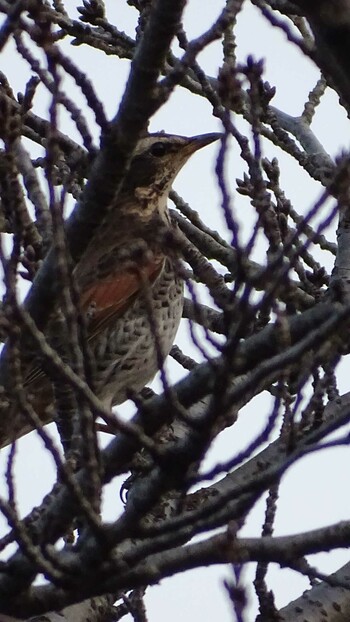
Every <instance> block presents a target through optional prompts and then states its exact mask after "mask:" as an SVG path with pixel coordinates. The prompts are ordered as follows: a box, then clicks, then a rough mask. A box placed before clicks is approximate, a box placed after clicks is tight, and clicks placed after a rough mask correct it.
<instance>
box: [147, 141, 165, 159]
mask: <svg viewBox="0 0 350 622" xmlns="http://www.w3.org/2000/svg"><path fill="white" fill-rule="evenodd" d="M166 152H167V148H166V145H165V143H161V142H159V143H154V144H153V145H152V147H151V148H150V153H151V154H152V155H153V156H156V157H157V158H159V157H161V156H163V155H164V154H165V153H166Z"/></svg>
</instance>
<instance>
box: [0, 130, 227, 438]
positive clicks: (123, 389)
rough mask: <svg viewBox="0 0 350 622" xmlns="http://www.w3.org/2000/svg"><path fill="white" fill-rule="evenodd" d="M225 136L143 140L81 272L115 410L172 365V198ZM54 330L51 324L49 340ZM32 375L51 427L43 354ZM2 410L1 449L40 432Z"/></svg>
mask: <svg viewBox="0 0 350 622" xmlns="http://www.w3.org/2000/svg"><path fill="white" fill-rule="evenodd" d="M219 137H220V134H204V135H201V136H194V137H191V138H188V137H184V136H176V135H169V134H164V133H160V134H150V135H148V136H146V137H144V138H142V139H141V140H140V141H139V143H138V145H137V147H136V149H135V152H134V154H133V158H132V160H131V163H130V168H129V170H128V172H127V174H126V177H125V180H124V183H123V185H122V188H121V191H120V192H119V194H118V197H117V199H116V201H115V205H114V206H113V208H112V209H111V210H110V212H109V213H108V215H107V217H106V219H105V220H104V222H103V223H102V224H101V226H100V228H99V229H98V231H97V233H96V235H95V237H94V238H93V239H92V240H91V242H90V244H89V245H88V247H87V249H86V251H85V253H84V254H83V256H82V258H81V260H80V262H79V263H78V264H77V266H76V268H75V271H74V275H75V282H76V284H77V286H78V290H79V292H80V308H81V312H82V314H83V315H84V316H85V320H86V325H87V336H88V342H89V347H90V351H91V353H92V355H93V359H94V378H93V388H94V390H95V392H96V394H97V396H98V397H99V398H100V399H101V400H102V402H103V404H104V405H105V407H107V408H111V407H112V406H114V405H116V404H120V403H122V402H124V401H125V400H126V399H127V396H128V394H129V392H130V391H132V392H135V393H136V392H139V391H140V390H141V389H142V388H143V387H144V386H145V385H146V384H147V383H148V382H149V381H150V380H152V378H153V377H154V375H155V374H156V372H157V370H158V368H159V360H160V357H161V359H162V360H164V358H165V357H166V356H167V355H168V354H169V351H170V349H171V347H172V345H173V342H174V339H175V335H176V332H177V329H178V325H179V322H180V318H181V315H182V307H183V282H182V278H181V276H180V274H179V271H178V265H179V262H178V259H179V258H178V257H177V251H176V249H175V246H174V244H171V230H172V224H171V221H170V218H169V213H168V208H167V199H168V195H169V191H170V189H171V186H172V183H173V181H174V179H175V177H176V175H177V174H178V173H179V171H180V170H181V168H182V167H183V165H184V164H185V163H186V161H187V160H188V159H189V157H190V156H191V155H192V154H193V153H194V152H195V151H197V150H198V149H201V148H202V147H204V146H205V145H209V144H210V143H212V142H213V141H215V140H217V139H218V138H219ZM50 326H51V328H50ZM52 327H53V322H51V324H50V322H49V324H48V328H47V334H48V335H50V330H51V334H52V332H53V328H52ZM51 341H52V340H51ZM24 378H25V380H24V384H25V389H26V392H27V393H28V396H29V399H30V400H31V401H32V404H33V406H34V408H35V410H36V411H37V412H38V415H39V417H40V420H41V422H42V424H43V425H44V424H45V423H48V422H49V421H51V420H52V419H53V412H54V409H53V406H52V402H53V393H52V386H51V383H50V380H49V378H48V375H46V374H45V361H44V360H42V361H41V362H40V359H38V357H37V356H35V353H33V356H32V360H31V361H29V364H28V365H26V369H25V371H24ZM1 410H2V412H1V415H0V446H4V445H6V444H7V443H9V442H11V441H12V440H14V439H15V438H18V437H20V436H22V435H23V434H26V433H27V432H29V431H30V430H31V429H32V428H33V425H32V424H31V423H30V422H29V421H28V418H27V417H25V416H24V415H23V414H22V413H17V412H16V413H15V415H14V416H13V417H6V413H4V409H1Z"/></svg>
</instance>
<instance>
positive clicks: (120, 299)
mask: <svg viewBox="0 0 350 622" xmlns="http://www.w3.org/2000/svg"><path fill="white" fill-rule="evenodd" d="M163 265H164V256H163V255H160V254H158V255H154V256H153V257H152V260H150V261H148V262H147V263H146V262H145V263H143V265H142V266H141V267H139V268H138V269H136V268H128V269H124V270H123V271H120V270H119V271H118V272H115V273H114V274H109V275H108V276H106V277H105V278H102V279H96V280H95V281H93V282H91V283H90V284H89V285H87V286H86V287H85V289H83V291H82V292H81V295H80V308H81V311H82V313H83V314H84V315H85V316H86V318H87V332H88V340H89V341H90V340H91V339H93V338H94V337H96V336H97V335H98V334H99V333H100V331H101V330H103V328H105V327H106V326H107V325H108V324H110V323H111V322H115V321H116V320H117V319H118V318H119V317H120V316H121V315H122V314H123V313H124V311H126V309H127V308H128V307H129V306H131V305H132V304H133V302H134V300H135V298H136V297H137V295H138V294H139V293H141V292H142V291H143V290H144V288H145V287H147V286H150V285H152V284H153V283H154V281H155V280H156V279H157V277H158V276H159V274H160V273H161V271H162V268H163ZM48 330H49V331H50V323H49V325H48ZM44 376H45V373H44V372H43V370H42V368H41V365H40V364H37V363H36V362H35V361H33V364H32V366H31V368H30V369H29V370H28V373H27V375H26V378H25V386H29V385H31V384H32V383H33V382H36V381H37V380H38V379H39V378H42V377H44Z"/></svg>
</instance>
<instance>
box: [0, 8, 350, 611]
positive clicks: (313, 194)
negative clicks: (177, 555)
mask: <svg viewBox="0 0 350 622" xmlns="http://www.w3.org/2000/svg"><path fill="white" fill-rule="evenodd" d="M80 4H81V2H77V3H76V2H73V0H69V1H68V2H66V7H67V10H68V11H69V12H73V13H74V12H75V11H76V7H77V6H79V5H80ZM223 4H224V3H223V2H218V1H216V2H213V1H212V0H211V1H210V0H207V1H203V0H189V2H188V4H187V8H186V11H185V17H184V24H185V29H186V31H187V34H188V37H189V38H192V37H196V36H198V35H200V34H201V33H202V32H203V31H205V30H206V29H207V28H208V27H209V26H210V24H211V23H212V21H213V20H214V19H215V18H216V17H217V16H218V14H219V12H220V10H221V8H222V7H223ZM106 7H107V17H108V18H109V19H110V21H111V22H112V23H115V24H116V25H117V26H118V28H119V29H120V30H125V32H126V33H127V34H130V36H133V33H134V28H135V20H136V18H137V13H136V11H135V10H134V9H132V8H131V7H128V6H127V5H126V3H125V2H124V1H123V0H119V1H117V2H116V1H115V0H107V1H106ZM76 15H77V14H76ZM237 43H238V48H237V54H238V58H239V60H240V61H242V62H245V61H246V58H247V55H248V54H253V56H254V58H256V59H263V60H264V63H265V68H266V73H265V76H266V80H268V81H269V82H270V84H271V85H273V86H275V87H276V89H277V90H276V95H275V98H274V100H273V102H272V103H273V105H274V106H276V107H278V108H280V109H281V110H283V111H285V112H287V113H288V114H291V115H294V116H297V115H299V114H300V113H301V112H302V109H303V104H304V101H305V99H306V97H307V94H308V92H309V91H310V89H311V88H312V87H313V86H314V84H315V83H316V81H317V79H318V77H319V75H318V71H317V69H316V68H315V67H314V66H313V65H312V63H311V61H309V60H307V59H305V58H303V57H302V56H301V54H300V52H299V51H298V50H297V49H296V48H295V47H294V46H293V45H291V44H289V43H288V42H287V40H286V36H285V34H284V33H282V32H280V31H277V30H276V29H272V28H271V27H270V26H269V24H268V23H267V22H266V20H265V19H264V18H263V17H262V16H261V14H260V13H259V11H258V9H256V8H255V7H254V6H252V5H251V4H250V3H249V2H246V8H245V9H244V11H243V14H242V15H241V16H240V19H239V22H238V30H237ZM63 49H64V51H65V52H66V53H67V54H69V55H71V57H72V59H74V60H75V62H76V63H77V64H79V65H80V67H81V68H82V69H83V70H85V71H86V72H87V73H88V74H89V76H90V78H91V79H92V81H93V84H94V86H95V88H96V91H97V92H98V93H99V95H100V97H101V99H102V101H103V102H104V106H105V110H106V112H107V115H108V116H109V117H112V116H114V114H115V113H116V111H117V108H118V102H119V101H120V98H121V96H122V93H123V88H124V85H125V81H126V79H127V75H128V66H129V65H128V62H127V61H119V60H118V59H116V58H112V57H109V56H105V55H104V54H103V53H102V52H96V51H91V50H89V49H88V48H87V47H86V46H80V47H72V46H70V45H69V44H68V43H67V42H65V43H64V44H63ZM198 60H199V62H200V64H201V66H202V67H203V68H204V69H205V71H206V72H207V73H208V74H209V75H213V76H216V75H217V71H218V67H219V66H220V63H221V46H220V44H219V43H214V44H212V45H211V46H210V47H209V48H208V49H207V50H205V52H204V53H202V54H201V55H200V57H199V59H198ZM2 61H3V64H2V68H3V71H5V72H6V73H7V74H8V75H9V77H10V79H11V81H12V82H11V85H12V87H13V89H14V91H15V92H17V91H22V92H23V90H24V86H25V83H26V80H27V79H28V72H27V69H26V67H25V64H24V63H23V62H18V59H17V55H16V53H15V52H14V50H13V48H12V46H11V44H8V45H7V48H6V49H5V51H4V53H3V59H2ZM66 84H67V86H66V88H67V92H68V94H69V95H71V93H74V97H77V98H78V97H79V95H78V94H75V91H74V85H73V84H71V83H69V81H67V83H66ZM41 93H42V94H41V97H40V98H39V101H37V103H36V109H35V112H37V113H38V114H43V115H44V116H47V107H48V99H47V97H46V95H45V93H44V90H43V89H41ZM77 101H79V99H77ZM334 111H336V114H335V115H334ZM330 119H331V122H330ZM235 122H237V125H238V126H239V127H241V126H242V127H243V125H240V124H241V121H240V119H235ZM348 126H349V121H348V120H347V118H346V115H345V113H344V114H343V113H342V111H341V109H340V108H339V107H338V106H337V96H336V95H335V94H334V93H333V92H331V91H330V90H329V89H328V91H327V93H326V95H325V97H324V101H323V103H322V105H321V106H320V108H319V110H318V111H317V114H316V117H315V121H314V123H313V129H314V132H315V134H316V135H317V136H318V138H319V140H320V141H321V142H322V144H323V146H324V147H325V149H326V150H327V151H328V152H329V154H330V155H331V156H332V157H335V156H336V155H337V154H339V153H340V152H341V151H342V150H343V149H348V147H349V145H348V141H347V140H346V138H347V136H348V135H349V127H348ZM61 129H62V130H63V131H64V132H65V133H67V134H69V135H70V136H71V137H72V138H76V136H77V134H76V130H75V128H74V126H73V125H72V123H71V122H70V120H69V119H68V118H67V115H66V114H63V113H62V115H61ZM162 129H164V130H165V131H167V132H172V133H178V134H183V135H196V134H200V133H206V132H211V131H218V130H220V129H221V128H220V125H219V122H218V121H217V119H215V118H214V117H212V116H211V110H210V105H209V104H208V102H207V101H205V100H203V99H201V98H199V97H194V96H193V95H191V94H189V93H187V92H186V91H185V90H184V89H180V88H179V89H177V91H176V93H175V94H174V95H173V96H172V97H171V99H170V101H169V102H168V103H167V104H166V105H165V106H164V107H163V108H162V109H161V110H160V111H159V112H158V113H157V114H156V115H155V116H154V117H153V119H152V120H151V130H153V131H158V130H162ZM95 140H96V145H97V144H98V132H97V130H96V132H95ZM217 150H218V146H217V145H216V144H213V145H211V146H210V147H207V148H206V149H203V150H202V151H200V152H198V153H197V154H195V156H193V158H192V159H191V161H190V162H189V163H188V164H187V165H186V167H185V168H184V169H183V171H182V172H181V173H180V175H179V176H178V178H177V179H176V184H175V189H176V191H177V192H178V193H179V194H180V195H181V196H183V198H184V199H185V200H186V201H187V202H188V203H190V205H191V206H192V207H193V208H194V209H196V210H197V211H198V212H199V214H200V216H201V218H202V219H203V220H204V221H205V222H206V223H207V224H208V225H209V226H211V227H213V228H214V229H217V230H218V231H219V232H220V233H221V234H222V235H224V236H225V237H227V235H228V234H227V231H226V230H225V224H224V221H223V216H222V213H221V209H220V196H219V192H218V189H217V185H216V180H215V174H214V169H215V157H216V155H217ZM264 154H265V155H266V156H267V157H270V158H271V157H273V156H277V157H278V158H279V161H280V165H281V169H282V180H283V183H282V186H283V187H284V188H285V191H286V194H287V196H288V197H289V198H290V199H291V201H292V203H293V204H294V205H295V206H296V207H297V209H298V211H299V212H300V213H305V212H306V211H307V210H308V209H309V208H310V206H311V205H312V204H313V202H314V201H315V200H316V199H317V198H318V197H319V196H320V194H321V192H322V188H321V186H318V185H317V184H315V183H314V182H310V180H309V179H308V177H307V175H306V174H304V173H301V172H300V169H299V167H298V166H297V165H296V164H294V163H293V162H291V161H290V158H287V157H286V156H285V154H283V153H282V152H281V151H279V150H277V149H276V148H275V147H272V146H271V145H269V144H267V143H266V142H265V143H264ZM242 174H243V169H242V163H241V161H240V158H239V152H238V149H237V146H236V145H235V144H233V142H232V143H231V145H230V157H229V161H228V163H227V166H226V177H227V180H228V181H229V182H230V181H231V180H232V181H233V182H234V180H235V179H236V177H241V176H242ZM233 209H234V210H235V213H236V214H238V215H239V221H240V223H241V228H242V230H243V232H244V230H245V227H247V231H249V227H250V226H251V220H250V214H251V212H250V210H249V206H247V205H246V204H245V202H244V201H243V199H241V198H240V197H239V196H238V197H237V195H236V196H235V197H233ZM330 235H331V237H332V238H333V239H335V232H334V231H333V232H331V234H330ZM261 252H262V250H261V249H259V248H257V250H256V254H257V257H256V259H259V253H261ZM260 259H261V257H260ZM328 268H329V269H331V263H329V265H328ZM178 343H179V345H180V346H183V347H184V348H186V349H188V348H189V344H190V337H189V333H188V327H187V326H186V325H185V324H184V325H183V326H181V329H180V331H179V335H178ZM191 352H192V353H193V356H194V358H196V359H197V360H199V353H198V351H195V350H193V349H192V350H191ZM348 365H349V363H348V361H346V362H345V364H343V366H342V369H341V370H340V373H339V386H340V390H341V392H345V391H346V390H348V386H347V383H348V381H347V378H348ZM169 374H171V378H179V377H180V376H181V375H182V374H183V372H182V371H181V370H180V369H179V368H178V366H177V365H176V364H175V363H169ZM153 386H154V387H155V388H158V389H160V384H159V382H158V381H157V380H156V381H155V384H154V385H153ZM269 406H270V401H269V398H266V396H264V397H263V398H262V399H261V398H256V399H254V400H253V401H252V403H251V404H249V406H247V407H246V408H244V409H243V410H242V413H241V414H240V418H239V421H238V424H237V425H236V426H235V427H234V430H228V431H226V432H225V433H223V434H221V435H220V436H219V437H218V439H217V440H216V442H215V443H214V446H213V448H212V449H211V451H210V452H209V455H208V458H207V461H206V463H205V468H209V467H210V466H213V465H214V464H215V463H216V462H217V461H218V460H219V459H220V460H222V459H223V456H225V455H228V452H232V447H234V448H236V449H237V451H238V450H239V449H240V448H242V447H245V446H246V445H247V444H248V443H249V441H250V440H251V439H252V438H253V437H255V435H256V434H257V433H258V432H259V430H260V429H262V427H263V425H264V422H265V418H266V416H268V414H269ZM119 412H121V413H122V412H125V414H126V415H127V413H128V412H130V408H129V407H128V406H126V407H124V408H122V409H118V413H119ZM262 413H263V417H262ZM51 428H52V426H51ZM51 428H50V429H51ZM1 459H2V463H3V464H6V452H4V456H2V457H1V458H0V464H1ZM345 460H349V450H348V449H344V450H339V449H337V450H336V451H335V450H328V451H324V452H323V453H322V454H320V455H317V456H316V455H315V456H312V457H311V456H310V457H308V458H304V459H303V460H302V461H301V462H300V464H298V465H297V466H294V467H293V468H291V469H290V471H289V472H288V473H287V475H286V476H285V477H284V480H283V484H282V486H281V490H280V498H279V502H278V506H279V509H278V513H277V519H276V530H275V533H276V535H282V534H291V533H296V532H298V531H299V530H307V529H311V528H316V527H320V526H323V525H326V524H330V523H334V522H336V521H338V520H342V519H345V518H348V514H349V512H348V510H349V508H348V502H347V500H346V499H345V498H344V495H343V494H342V493H343V491H342V487H340V486H339V489H338V487H337V486H336V482H337V481H341V477H342V475H343V472H342V469H343V465H344V461H345ZM17 462H18V463H17V472H18V482H17V486H18V505H19V508H20V510H21V512H22V513H23V515H24V514H26V513H27V512H28V511H30V509H31V508H32V507H33V505H36V504H38V503H40V502H41V500H42V497H43V495H44V494H45V493H46V492H47V491H48V490H49V489H50V486H51V484H52V481H53V477H54V473H55V469H54V465H53V463H52V460H51V459H50V456H47V455H46V452H44V451H42V449H41V444H40V441H39V440H38V439H37V438H36V437H35V435H34V434H31V435H29V436H28V437H26V438H24V439H23V440H21V441H20V451H19V457H18V461H17ZM119 487H120V483H118V482H117V483H116V482H113V483H112V484H111V485H110V486H108V487H107V490H106V494H105V501H104V507H105V516H106V518H107V519H108V520H111V519H112V518H113V516H114V515H115V514H116V512H118V511H120V506H117V505H116V498H117V497H118V491H119ZM0 491H1V481H0ZM263 517H264V504H263V502H260V503H259V504H258V505H257V507H256V508H255V509H254V511H253V512H252V513H251V515H250V516H249V517H248V520H247V523H246V525H245V527H244V529H243V530H242V535H246V536H257V535H259V530H260V528H261V522H262V521H263ZM2 528H3V527H2V523H1V521H0V534H1V531H2ZM310 561H311V563H312V564H316V563H317V566H318V568H319V569H320V570H322V571H328V572H330V571H332V570H335V569H336V568H337V567H339V566H340V565H342V564H343V563H345V562H346V561H347V554H346V552H343V551H336V552H334V553H332V554H323V555H318V556H315V557H313V558H310ZM253 576H254V573H253V568H250V569H249V570H248V571H247V572H245V573H244V575H243V577H244V578H245V580H246V583H247V584H248V585H249V581H251V579H252V577H253ZM224 578H232V577H231V575H230V571H229V569H226V568H223V567H218V568H210V569H200V570H196V571H191V572H188V573H185V574H183V575H181V576H178V577H175V578H172V579H167V580H165V581H162V583H161V585H159V586H155V587H153V588H151V589H150V590H149V592H148V594H147V596H146V603H147V607H148V615H149V619H150V620H151V621H152V622H159V621H160V620H162V619H164V617H165V616H166V619H167V621H168V622H175V621H177V620H178V619H179V617H180V616H181V618H182V621H183V622H190V621H191V622H192V620H193V619H200V620H201V622H209V621H210V622H211V620H212V619H213V616H214V615H215V617H216V618H217V619H220V620H221V622H228V621H229V620H232V619H233V618H232V614H231V611H230V605H229V602H228V598H227V597H226V595H225V594H224V590H223V579H224ZM269 585H270V587H271V588H274V589H275V591H276V604H277V606H278V607H281V606H284V605H285V604H287V603H288V602H289V601H290V600H292V599H294V598H296V597H297V596H299V594H301V592H302V591H303V590H304V589H307V587H308V584H307V581H306V580H305V579H303V578H301V577H299V575H297V574H296V573H295V572H292V571H289V570H281V569H279V568H277V567H274V566H272V568H271V571H270V572H269ZM248 596H249V615H248V617H247V620H250V619H254V615H255V612H256V601H255V600H254V596H253V593H252V591H251V590H250V591H249V593H248Z"/></svg>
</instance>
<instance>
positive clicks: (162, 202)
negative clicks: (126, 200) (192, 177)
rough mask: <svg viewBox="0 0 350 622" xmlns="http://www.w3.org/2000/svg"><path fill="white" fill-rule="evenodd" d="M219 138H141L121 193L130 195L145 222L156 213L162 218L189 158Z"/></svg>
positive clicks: (216, 136)
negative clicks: (174, 183)
mask: <svg viewBox="0 0 350 622" xmlns="http://www.w3.org/2000/svg"><path fill="white" fill-rule="evenodd" d="M219 138H221V134H218V133H212V134H202V135H199V136H191V137H186V136H177V135H173V134H162V133H159V134H149V135H148V136H146V137H145V138H142V139H141V140H140V141H139V143H138V145H137V147H136V149H135V152H134V155H133V158H132V160H131V164H130V168H129V171H128V174H127V176H126V179H125V182H124V186H123V190H122V193H124V192H125V193H126V194H127V195H129V196H130V195H133V198H134V199H136V201H137V203H138V205H139V209H140V208H141V210H140V211H141V213H143V215H144V217H145V218H147V217H148V216H150V215H151V213H154V211H155V209H156V210H157V211H158V213H159V214H160V215H161V216H162V214H164V212H165V211H166V203H167V198H168V194H169V192H170V189H171V186H172V184H173V182H174V179H175V177H176V176H177V174H178V173H179V171H180V170H181V168H182V167H183V166H184V164H185V163H186V162H187V160H188V159H189V158H190V156H191V155H192V154H193V153H195V151H198V149H201V148H202V147H205V146H206V145H209V144H210V143H212V142H214V141H215V140H218V139H219Z"/></svg>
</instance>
